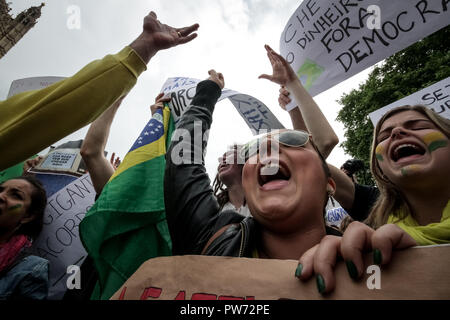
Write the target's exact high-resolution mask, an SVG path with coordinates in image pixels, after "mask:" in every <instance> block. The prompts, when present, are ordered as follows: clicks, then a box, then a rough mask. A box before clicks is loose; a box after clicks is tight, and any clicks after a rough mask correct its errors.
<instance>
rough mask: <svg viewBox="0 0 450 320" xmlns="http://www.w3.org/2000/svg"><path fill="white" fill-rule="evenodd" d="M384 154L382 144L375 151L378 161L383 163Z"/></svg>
mask: <svg viewBox="0 0 450 320" xmlns="http://www.w3.org/2000/svg"><path fill="white" fill-rule="evenodd" d="M383 152H384V148H383V146H382V145H381V144H379V145H378V146H377V147H376V149H375V157H376V158H377V160H378V161H383V160H384V159H383V155H382V153H383Z"/></svg>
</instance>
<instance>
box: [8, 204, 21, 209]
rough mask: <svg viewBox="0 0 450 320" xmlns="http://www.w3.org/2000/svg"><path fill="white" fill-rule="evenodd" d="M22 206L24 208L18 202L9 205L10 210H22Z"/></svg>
mask: <svg viewBox="0 0 450 320" xmlns="http://www.w3.org/2000/svg"><path fill="white" fill-rule="evenodd" d="M21 208H22V205H21V204H16V205H14V206H12V207H9V208H8V211H20V209H21Z"/></svg>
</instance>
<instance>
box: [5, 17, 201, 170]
mask: <svg viewBox="0 0 450 320" xmlns="http://www.w3.org/2000/svg"><path fill="white" fill-rule="evenodd" d="M197 29H198V24H194V25H192V26H190V27H185V28H179V29H177V28H172V27H170V26H167V25H165V24H161V23H160V22H159V21H158V20H157V17H156V14H155V13H154V12H151V13H150V14H149V15H148V16H146V17H145V19H144V26H143V31H142V33H141V34H140V35H139V37H138V38H137V39H136V40H134V41H133V42H132V43H131V44H130V46H127V47H125V48H124V49H123V50H122V51H120V52H119V53H118V54H115V55H108V56H106V57H105V58H103V59H102V60H97V61H94V62H91V63H90V64H88V65H87V66H85V67H84V68H83V69H81V70H80V71H79V72H78V73H76V74H75V75H74V76H72V77H70V78H68V79H65V80H62V81H59V82H57V83H54V84H53V85H51V86H49V87H47V88H44V89H41V90H34V91H28V92H23V93H20V94H17V95H15V96H13V97H11V98H9V99H7V100H5V101H1V102H0V150H8V152H4V153H3V154H2V157H0V171H1V170H4V169H6V168H8V167H10V166H12V165H14V164H16V163H18V162H20V161H23V160H25V159H26V158H27V157H29V156H32V155H34V154H37V153H38V152H39V151H41V150H43V149H45V148H46V147H48V146H49V145H51V144H52V143H54V142H56V141H58V140H60V139H61V138H63V137H65V136H67V135H68V134H70V133H72V132H74V131H76V130H78V129H80V128H82V127H83V126H85V125H87V124H89V123H91V122H92V121H94V120H95V119H96V118H97V117H98V116H99V115H100V114H102V113H103V112H104V111H105V110H106V109H107V108H108V107H109V106H111V105H112V104H113V103H114V102H115V101H116V100H117V99H118V98H120V97H123V96H125V95H126V94H127V93H128V91H129V90H130V89H131V88H132V87H133V86H134V84H135V83H136V79H137V77H138V76H139V75H140V74H141V73H142V72H143V71H144V70H145V69H146V63H148V62H149V61H150V59H151V57H152V56H154V55H155V54H156V53H157V52H158V51H159V50H163V49H167V48H170V47H173V46H176V45H179V44H183V43H186V42H189V41H191V40H192V39H194V38H195V37H196V34H195V33H193V32H194V31H195V30H197ZM30 132H39V134H30ZM14 141H19V142H20V143H12V142H14Z"/></svg>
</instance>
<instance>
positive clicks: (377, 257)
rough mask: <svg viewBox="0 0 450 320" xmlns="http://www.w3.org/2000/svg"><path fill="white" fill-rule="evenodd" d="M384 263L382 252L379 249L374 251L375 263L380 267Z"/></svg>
mask: <svg viewBox="0 0 450 320" xmlns="http://www.w3.org/2000/svg"><path fill="white" fill-rule="evenodd" d="M382 261H383V257H382V256H381V251H380V250H379V249H374V250H373V263H375V264H378V265H380V264H381V262H382Z"/></svg>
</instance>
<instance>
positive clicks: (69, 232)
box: [32, 174, 96, 299]
mask: <svg viewBox="0 0 450 320" xmlns="http://www.w3.org/2000/svg"><path fill="white" fill-rule="evenodd" d="M95 194H96V193H95V190H94V187H93V185H92V182H91V178H90V176H89V175H88V174H86V175H84V176H82V177H80V178H78V179H77V180H75V181H74V182H72V183H70V184H69V185H67V186H65V187H63V188H62V189H61V190H59V191H58V192H56V193H55V194H53V195H52V196H51V197H49V198H48V200H47V207H46V209H45V213H44V228H43V229H42V232H41V234H40V236H39V237H38V238H37V239H36V241H34V243H33V247H32V249H33V254H35V255H38V256H41V257H43V258H45V259H48V260H49V261H50V288H49V299H61V298H62V297H63V295H64V293H65V292H66V290H67V286H66V280H67V277H68V276H69V275H68V274H67V267H68V266H70V265H78V266H80V265H81V263H82V262H83V261H84V259H85V258H86V256H87V253H86V251H85V250H84V247H83V245H82V244H81V241H80V236H79V232H78V226H79V224H80V222H81V220H82V219H83V218H84V216H85V214H86V212H87V211H88V210H89V209H90V207H91V206H92V205H93V204H94V202H95ZM81 276H83V275H81Z"/></svg>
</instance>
